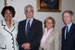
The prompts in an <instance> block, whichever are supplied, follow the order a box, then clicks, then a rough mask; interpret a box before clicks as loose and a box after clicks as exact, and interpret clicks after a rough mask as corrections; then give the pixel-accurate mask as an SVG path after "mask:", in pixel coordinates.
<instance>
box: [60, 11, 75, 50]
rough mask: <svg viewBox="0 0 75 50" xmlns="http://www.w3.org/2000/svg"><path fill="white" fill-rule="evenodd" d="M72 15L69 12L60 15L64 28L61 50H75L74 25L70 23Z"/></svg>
mask: <svg viewBox="0 0 75 50" xmlns="http://www.w3.org/2000/svg"><path fill="white" fill-rule="evenodd" d="M73 17H74V14H73V12H72V11H71V10H66V11H64V12H63V14H62V18H63V22H64V24H65V26H64V27H63V29H62V46H61V50H75V24H74V23H73V22H72V20H73Z"/></svg>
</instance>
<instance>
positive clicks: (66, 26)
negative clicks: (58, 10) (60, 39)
mask: <svg viewBox="0 0 75 50" xmlns="http://www.w3.org/2000/svg"><path fill="white" fill-rule="evenodd" d="M67 35H68V26H66V38H67Z"/></svg>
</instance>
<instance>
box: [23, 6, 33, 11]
mask: <svg viewBox="0 0 75 50" xmlns="http://www.w3.org/2000/svg"><path fill="white" fill-rule="evenodd" d="M28 7H30V8H32V10H33V11H34V8H33V6H32V5H27V6H26V7H25V8H24V11H25V12H26V11H27V8H28Z"/></svg>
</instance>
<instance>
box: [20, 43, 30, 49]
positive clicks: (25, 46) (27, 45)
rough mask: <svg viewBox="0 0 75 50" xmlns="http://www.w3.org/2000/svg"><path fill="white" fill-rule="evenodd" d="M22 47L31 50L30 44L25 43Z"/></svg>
mask: <svg viewBox="0 0 75 50" xmlns="http://www.w3.org/2000/svg"><path fill="white" fill-rule="evenodd" d="M21 47H22V48H24V49H27V50H29V49H30V44H29V43H24V44H22V46H21Z"/></svg>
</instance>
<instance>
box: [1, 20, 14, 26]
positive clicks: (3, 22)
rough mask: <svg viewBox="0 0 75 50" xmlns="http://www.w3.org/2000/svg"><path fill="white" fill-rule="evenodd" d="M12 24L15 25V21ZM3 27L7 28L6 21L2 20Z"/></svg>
mask: <svg viewBox="0 0 75 50" xmlns="http://www.w3.org/2000/svg"><path fill="white" fill-rule="evenodd" d="M11 22H12V23H11V25H15V22H14V20H11ZM2 25H3V26H6V22H5V19H3V20H2Z"/></svg>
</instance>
